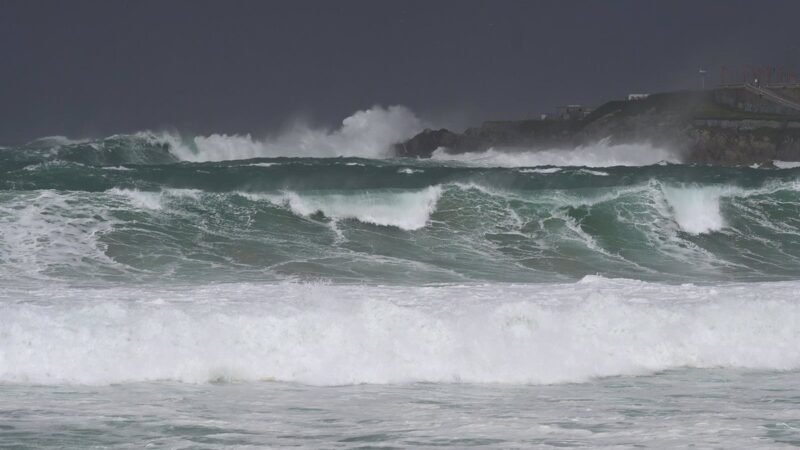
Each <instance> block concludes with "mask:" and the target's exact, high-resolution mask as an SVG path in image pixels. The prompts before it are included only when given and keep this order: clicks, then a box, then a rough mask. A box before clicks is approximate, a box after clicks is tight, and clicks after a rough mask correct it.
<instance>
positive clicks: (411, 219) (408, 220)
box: [243, 186, 442, 230]
mask: <svg viewBox="0 0 800 450" xmlns="http://www.w3.org/2000/svg"><path fill="white" fill-rule="evenodd" d="M441 193H442V189H441V187H439V186H431V187H428V188H426V189H423V190H421V191H412V192H392V191H375V192H371V191H365V192H361V193H354V194H327V193H297V192H292V191H286V192H282V193H280V194H243V195H245V196H247V197H248V198H250V199H252V200H261V199H266V200H268V201H270V202H271V203H273V204H275V205H278V206H284V207H288V208H289V209H291V210H292V212H293V213H295V214H298V215H301V216H311V215H313V214H315V213H318V212H321V213H322V214H324V215H325V216H326V217H328V218H331V219H334V220H341V219H356V220H358V221H361V222H366V223H372V224H375V225H383V226H393V227H397V228H401V229H403V230H418V229H420V228H423V227H424V226H425V225H426V224H427V223H428V220H429V219H430V216H431V214H432V213H433V212H434V211H435V210H436V203H437V202H438V201H439V197H440V196H441Z"/></svg>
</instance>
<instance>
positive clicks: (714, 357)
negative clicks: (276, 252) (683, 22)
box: [0, 277, 800, 385]
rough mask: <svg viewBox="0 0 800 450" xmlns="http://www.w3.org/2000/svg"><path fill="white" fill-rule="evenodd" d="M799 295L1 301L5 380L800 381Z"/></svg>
mask: <svg viewBox="0 0 800 450" xmlns="http://www.w3.org/2000/svg"><path fill="white" fill-rule="evenodd" d="M798 289H800V283H797V282H790V283H760V284H746V285H731V286H716V287H705V286H692V285H684V286H668V285H659V284H649V283H644V282H636V281H625V280H606V279H602V278H599V277H592V278H589V279H586V280H584V281H583V282H581V283H577V284H564V285H519V286H514V285H505V284H496V285H466V286H449V287H370V286H329V285H294V284H285V285H263V284H252V285H251V284H223V285H213V286H205V287H191V288H184V289H180V290H179V289H174V290H168V289H161V290H159V289H154V288H147V289H138V288H134V287H130V288H122V287H117V288H109V289H78V288H56V287H45V288H41V289H38V290H35V289H34V290H22V289H20V290H18V291H15V290H8V289H7V290H4V291H2V292H1V293H0V317H2V318H3V320H0V381H2V382H6V383H8V382H12V383H13V382H25V383H31V382H32V383H44V384H61V383H81V384H110V383H122V382H139V381H150V380H178V381H184V382H207V381H214V380H218V379H231V380H273V379H274V380H285V381H292V382H300V383H308V384H315V385H339V384H353V383H405V382H445V383H447V382H485V383H562V382H582V381H586V380H589V379H591V378H594V377H603V376H615V375H630V374H644V373H650V372H654V371H660V370H665V369H670V368H678V367H695V368H710V367H732V368H751V369H761V370H793V369H798V368H800V347H798V346H797V342H798V340H800V327H798V326H797V324H798V323H800V302H798V300H797V296H796V292H797V290H798Z"/></svg>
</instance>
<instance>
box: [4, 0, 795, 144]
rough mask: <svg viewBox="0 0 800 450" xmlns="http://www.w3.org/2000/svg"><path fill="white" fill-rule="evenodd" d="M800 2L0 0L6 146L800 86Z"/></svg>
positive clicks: (505, 114) (463, 115) (515, 112)
mask: <svg viewBox="0 0 800 450" xmlns="http://www.w3.org/2000/svg"><path fill="white" fill-rule="evenodd" d="M798 17H800V1H796V0H774V1H764V0H759V1H648V0H636V1H633V0H631V1H627V0H625V1H568V0H559V1H546V2H545V1H525V2H523V1H433V0H428V1H396V2H390V1H337V2H333V1H296V0H294V1H285V2H268V1H202V0H196V1H180V0H171V1H160V0H159V1H121V0H98V1H94V0H92V1H90V0H84V1H81V0H76V1H37V0H0V143H6V144H8V143H17V142H21V141H25V140H29V139H32V138H34V137H37V136H44V135H56V134H61V135H67V136H74V137H81V136H88V135H93V136H99V135H108V134H112V133H121V132H131V131H136V130H144V129H162V128H173V129H177V130H179V131H181V132H182V133H186V134H192V133H198V134H204V133H211V132H227V133H235V132H240V133H241V132H251V133H254V134H256V135H258V134H260V133H263V132H267V131H269V130H274V129H276V128H278V127H280V126H281V125H283V124H285V123H286V122H287V121H288V120H293V119H294V118H297V117H304V118H306V119H308V120H312V121H314V122H316V123H321V124H326V125H336V124H338V123H339V122H340V121H341V120H342V119H343V118H344V117H346V116H348V115H350V114H351V113H352V112H353V111H355V110H358V109H365V108H368V107H370V106H372V105H374V104H382V105H389V104H403V105H406V106H408V107H409V108H411V109H412V110H414V111H415V112H416V113H417V114H418V115H420V116H421V117H423V118H425V119H428V120H430V121H433V122H438V123H439V124H442V125H449V126H460V125H464V124H467V123H469V122H475V123H478V122H480V121H481V120H483V119H490V118H523V117H531V116H535V115H537V114H538V113H539V112H541V111H548V110H552V109H554V108H556V107H557V106H558V105H561V104H565V103H589V104H594V103H599V102H602V101H603V100H606V99H609V98H614V97H620V96H623V95H625V94H627V93H628V92H641V91H643V92H653V91H659V90H668V89H685V88H696V87H697V86H698V84H699V78H698V75H697V69H698V67H699V66H707V67H708V68H709V69H710V70H711V74H710V78H709V81H710V82H716V81H717V79H718V72H717V70H718V68H719V67H720V66H722V65H729V66H742V65H745V64H755V65H766V64H769V65H775V66H787V67H791V68H793V69H794V70H796V71H798V72H800V38H799V37H800V27H799V26H798V23H800V22H798Z"/></svg>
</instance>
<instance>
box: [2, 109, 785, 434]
mask: <svg viewBox="0 0 800 450" xmlns="http://www.w3.org/2000/svg"><path fill="white" fill-rule="evenodd" d="M364 114H366V117H365V116H364ZM364 114H362V115H361V116H359V115H355V116H353V117H351V118H348V119H347V120H348V121H349V122H348V121H345V127H344V128H343V130H340V131H336V132H328V133H321V134H320V133H316V134H314V133H311V134H309V132H307V131H305V132H304V131H303V130H295V131H293V132H291V133H289V134H288V135H285V136H283V137H281V138H278V139H276V140H273V141H271V142H268V143H265V142H261V141H257V140H254V139H252V138H250V137H246V136H245V137H242V136H238V137H234V136H222V135H214V136H210V137H203V138H195V139H194V140H190V141H188V142H186V141H182V140H180V138H178V137H175V136H170V135H159V134H151V133H138V134H131V135H117V136H111V137H107V138H103V139H95V140H83V141H70V140H67V139H65V138H48V139H41V140H37V141H34V142H32V143H29V144H26V145H22V146H12V147H4V148H0V447H2V448H42V447H58V448H112V447H113V448H143V447H148V448H342V449H355V448H363V449H366V448H384V449H389V448H392V449H394V448H442V447H444V448H468V447H476V448H497V449H506V448H560V447H577V448H633V447H642V448H680V447H692V448H770V449H771V448H790V447H797V446H800V414H798V413H797V411H798V410H800V376H799V375H800V346H799V345H798V343H800V300H799V299H798V291H800V168H795V167H794V164H789V163H781V162H778V163H777V165H778V168H774V167H773V168H758V167H741V168H734V167H704V166H692V165H684V164H680V159H679V157H678V156H676V155H672V154H671V153H669V152H667V151H664V150H661V149H653V148H651V147H649V146H646V145H611V144H609V143H607V142H601V143H598V145H597V146H595V147H587V148H579V149H572V150H562V151H545V152H500V151H495V150H490V151H487V152H484V153H477V154H470V155H447V154H446V153H444V152H441V151H438V152H437V153H436V154H435V155H434V158H433V159H431V160H409V159H396V158H392V157H391V155H389V154H387V153H385V151H384V152H383V153H374V152H373V151H372V150H370V149H373V148H376V146H377V147H381V145H379V144H381V142H382V141H381V139H387V140H390V141H391V140H396V136H394V135H392V134H391V133H389V136H388V137H386V132H385V131H386V129H387V128H386V127H385V128H384V129H379V130H378V131H372V130H374V129H375V127H374V126H368V125H369V122H370V120H371V119H370V117H369V114H375V112H374V111H372V112H366V113H364ZM378 114H379V115H380V114H383V115H390V116H391V115H393V114H394V115H396V116H398V117H400V118H401V119H402V118H403V117H404V116H403V112H402V111H399V112H398V111H391V110H389V111H378ZM411 125H413V123H412V124H411ZM395 128H398V127H397V126H395V127H388V129H395ZM399 128H402V127H399ZM365 130H368V131H365ZM381 130H383V131H381ZM365 139H366V141H365ZM342 148H345V149H350V150H352V151H344V152H342V151H339V150H341V149H342ZM381 148H384V149H385V148H386V146H385V145H383V146H382V147H381ZM337 153H338V154H344V155H346V156H344V157H337V156H335V155H336V154H337ZM288 155H295V156H288ZM781 167H782V168H781Z"/></svg>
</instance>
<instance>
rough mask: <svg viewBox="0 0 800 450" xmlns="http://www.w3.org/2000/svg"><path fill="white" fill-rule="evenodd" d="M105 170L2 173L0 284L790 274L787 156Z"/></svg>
mask: <svg viewBox="0 0 800 450" xmlns="http://www.w3.org/2000/svg"><path fill="white" fill-rule="evenodd" d="M109 167H112V168H114V167H116V166H109ZM106 169H107V167H100V168H97V167H92V166H86V165H80V164H75V163H68V164H67V163H63V164H62V163H58V164H56V163H53V164H44V165H37V166H36V167H35V168H32V169H30V170H27V169H26V170H19V171H14V172H10V176H8V177H4V178H3V179H0V188H1V189H0V234H2V235H3V236H4V237H5V236H8V237H9V238H8V239H4V240H2V241H1V242H0V280H17V279H36V280H39V279H42V278H44V279H55V280H76V279H80V278H83V279H86V278H90V279H91V280H92V281H93V282H100V283H102V282H108V281H113V282H118V281H128V282H134V281H135V282H140V281H147V280H161V279H162V278H163V279H170V280H173V281H176V282H187V281H191V280H196V279H204V280H218V281H226V282H227V281H237V280H238V281H241V280H243V279H246V280H273V281H278V280H286V279H299V280H319V279H326V280H332V281H335V282H345V283H349V282H356V283H360V282H368V283H372V282H374V283H401V284H419V283H440V282H445V283H451V282H464V281H474V282H483V281H502V282H553V281H565V280H575V279H579V278H581V277H583V276H586V275H590V274H601V275H603V276H609V277H626V278H636V279H643V280H656V281H667V282H686V281H692V282H699V281H728V280H741V281H756V280H760V281H768V280H787V279H794V278H796V277H797V274H800V245H798V244H797V242H798V240H797V237H798V236H800V219H798V217H800V209H799V208H800V206H799V205H800V202H799V201H798V195H800V181H798V178H797V173H796V171H794V172H793V171H792V170H791V169H786V170H780V171H767V170H761V169H747V168H742V169H732V168H725V169H723V168H714V169H711V168H703V167H697V168H693V167H685V166H672V165H668V166H650V167H641V168H625V167H610V168H604V169H603V170H602V171H600V170H597V169H591V172H595V173H587V171H588V170H590V169H586V168H569V167H564V168H559V170H557V171H554V170H549V169H552V168H547V169H546V170H539V169H486V168H474V167H452V166H442V165H440V164H439V163H435V162H413V161H402V162H397V161H385V162H384V161H373V160H363V159H358V160H354V159H338V158H337V159H275V160H255V161H254V160H247V161H244V162H236V163H202V164H177V165H174V166H173V165H170V166H138V165H136V166H129V167H126V169H128V170H106ZM404 169H411V170H404ZM165 274H168V276H167V275H165Z"/></svg>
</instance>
